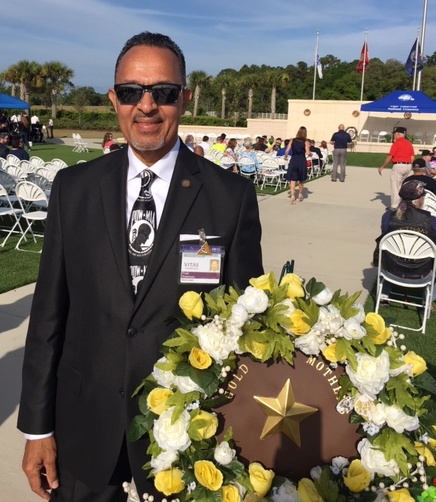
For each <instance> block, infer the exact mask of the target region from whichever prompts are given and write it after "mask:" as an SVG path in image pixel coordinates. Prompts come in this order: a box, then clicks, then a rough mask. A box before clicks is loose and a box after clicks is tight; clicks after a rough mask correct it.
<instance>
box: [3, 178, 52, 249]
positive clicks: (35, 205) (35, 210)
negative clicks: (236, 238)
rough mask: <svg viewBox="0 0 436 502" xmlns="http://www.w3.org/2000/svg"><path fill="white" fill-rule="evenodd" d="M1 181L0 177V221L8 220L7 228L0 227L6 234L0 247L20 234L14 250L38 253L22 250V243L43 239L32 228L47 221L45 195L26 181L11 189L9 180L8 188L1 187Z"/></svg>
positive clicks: (46, 199) (46, 198)
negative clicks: (13, 236)
mask: <svg viewBox="0 0 436 502" xmlns="http://www.w3.org/2000/svg"><path fill="white" fill-rule="evenodd" d="M0 175H1V173H0ZM1 181H2V179H1V176H0V219H2V220H3V218H8V220H9V226H6V227H5V226H2V227H0V231H2V232H5V233H6V236H5V238H4V239H3V241H2V243H1V244H0V246H1V247H4V246H5V244H6V242H7V241H8V239H9V237H10V236H11V235H13V234H20V238H19V239H18V241H17V244H16V245H15V249H17V250H19V251H30V252H38V253H40V252H41V250H39V251H33V250H29V249H26V248H23V247H22V243H23V241H27V239H28V238H30V237H31V238H32V239H33V241H34V242H35V243H36V242H37V237H43V234H38V233H37V232H35V231H34V229H33V226H34V224H35V223H36V222H38V221H39V222H42V223H44V222H45V220H46V219H47V210H48V200H49V199H48V197H47V194H46V193H45V192H44V190H43V189H42V188H41V187H40V186H38V185H37V184H35V183H33V182H31V181H28V180H21V181H18V182H17V183H16V184H15V186H13V187H11V183H10V180H9V186H8V185H3V184H2V183H1ZM6 182H8V180H7V179H6ZM11 225H12V226H11Z"/></svg>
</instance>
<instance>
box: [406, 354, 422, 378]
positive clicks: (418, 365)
mask: <svg viewBox="0 0 436 502" xmlns="http://www.w3.org/2000/svg"><path fill="white" fill-rule="evenodd" d="M404 362H405V363H406V364H411V365H412V375H413V376H417V375H420V374H421V373H424V371H426V370H427V363H426V362H425V361H424V359H423V358H422V357H421V356H418V354H415V352H412V351H410V352H408V353H407V354H405V355H404Z"/></svg>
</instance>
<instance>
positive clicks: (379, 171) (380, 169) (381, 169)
mask: <svg viewBox="0 0 436 502" xmlns="http://www.w3.org/2000/svg"><path fill="white" fill-rule="evenodd" d="M383 169H384V166H380V167H379V168H378V173H379V174H380V176H381V173H382V171H383Z"/></svg>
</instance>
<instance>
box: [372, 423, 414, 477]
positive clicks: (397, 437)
mask: <svg viewBox="0 0 436 502" xmlns="http://www.w3.org/2000/svg"><path fill="white" fill-rule="evenodd" d="M373 445H374V446H378V447H379V448H380V449H381V450H382V451H383V453H384V456H385V457H386V460H387V461H389V460H395V462H396V463H397V464H398V466H399V468H400V470H401V472H402V473H403V474H404V475H407V472H408V468H407V455H406V452H407V453H409V455H411V456H414V455H416V450H415V447H414V445H413V443H412V441H411V440H410V439H409V438H407V437H406V436H405V435H404V434H399V433H398V432H395V431H394V430H393V429H390V428H385V429H383V430H382V432H381V434H380V435H379V436H377V437H376V438H375V439H374V442H373Z"/></svg>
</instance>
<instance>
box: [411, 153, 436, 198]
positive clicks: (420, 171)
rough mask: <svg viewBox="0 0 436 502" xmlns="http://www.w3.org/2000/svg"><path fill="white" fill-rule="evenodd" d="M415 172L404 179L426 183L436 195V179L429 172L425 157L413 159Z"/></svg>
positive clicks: (427, 188) (427, 187) (426, 187)
mask: <svg viewBox="0 0 436 502" xmlns="http://www.w3.org/2000/svg"><path fill="white" fill-rule="evenodd" d="M412 171H413V174H412V175H411V176H408V177H407V178H406V179H405V180H404V181H403V184H404V183H407V182H408V181H411V180H418V181H421V182H422V183H425V189H426V190H427V191H429V192H432V193H434V194H435V195H436V179H434V178H432V177H431V176H430V175H429V174H428V172H429V170H428V168H427V167H426V164H425V160H424V159H416V160H414V161H413V165H412Z"/></svg>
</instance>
